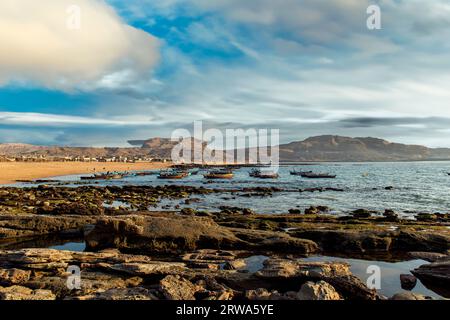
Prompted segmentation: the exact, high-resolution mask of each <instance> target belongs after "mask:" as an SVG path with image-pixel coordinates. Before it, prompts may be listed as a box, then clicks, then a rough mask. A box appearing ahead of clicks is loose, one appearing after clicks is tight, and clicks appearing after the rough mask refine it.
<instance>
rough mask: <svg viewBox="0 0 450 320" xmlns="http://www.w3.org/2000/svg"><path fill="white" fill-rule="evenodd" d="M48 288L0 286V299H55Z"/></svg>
mask: <svg viewBox="0 0 450 320" xmlns="http://www.w3.org/2000/svg"><path fill="white" fill-rule="evenodd" d="M55 299H56V296H55V295H54V294H53V293H52V292H51V291H50V290H39V289H38V290H32V289H29V288H26V287H22V286H11V287H7V288H3V287H0V300H55Z"/></svg>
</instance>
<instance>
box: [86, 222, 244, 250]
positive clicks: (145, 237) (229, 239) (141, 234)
mask: <svg viewBox="0 0 450 320" xmlns="http://www.w3.org/2000/svg"><path fill="white" fill-rule="evenodd" d="M241 242H242V241H240V240H239V239H238V238H236V237H235V236H234V235H233V233H231V232H230V231H228V230H227V229H225V228H222V227H220V226H219V225H217V224H216V223H215V222H214V221H213V220H212V219H210V218H207V217H191V216H176V215H173V216H171V215H160V216H158V215H150V216H129V217H127V218H108V219H103V220H100V221H99V222H98V223H97V224H96V226H95V228H94V229H93V230H92V231H91V232H90V233H89V234H87V235H86V243H87V247H88V248H89V249H91V250H98V249H103V248H118V249H123V250H127V251H129V252H140V253H149V254H151V253H173V252H178V251H190V250H195V249H202V248H221V247H224V248H228V247H231V248H232V247H234V246H237V245H239V243H241Z"/></svg>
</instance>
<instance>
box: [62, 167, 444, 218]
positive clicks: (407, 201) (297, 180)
mask: <svg viewBox="0 0 450 320" xmlns="http://www.w3.org/2000/svg"><path fill="white" fill-rule="evenodd" d="M292 169H297V170H303V171H310V170H311V171H314V172H327V173H331V174H335V175H337V177H336V179H330V180H329V179H320V180H311V179H306V178H302V177H298V176H292V175H290V173H289V172H290V171H291V170H292ZM249 171H250V169H249V168H242V169H239V170H237V171H235V177H234V179H233V180H229V181H222V180H219V181H214V182H213V183H211V182H208V181H205V179H204V178H203V175H202V172H200V173H199V174H198V175H193V176H190V177H188V178H186V179H184V180H180V181H163V180H159V179H157V177H156V176H155V175H153V176H141V177H137V176H136V177H127V178H124V179H122V180H114V181H105V182H100V183H99V184H97V185H117V186H121V185H161V184H178V185H189V186H197V187H198V186H204V187H207V188H221V189H233V190H242V189H243V188H248V187H259V186H260V187H277V188H281V189H283V190H285V191H283V192H276V193H273V195H272V196H271V197H245V196H243V195H244V194H245V193H246V192H239V191H238V192H236V193H234V194H229V193H223V194H222V193H219V194H214V195H208V196H194V197H195V198H199V202H196V203H194V204H192V205H185V204H184V201H182V202H180V201H179V200H177V201H166V202H163V204H162V205H163V206H164V207H165V208H166V209H169V208H170V207H173V206H175V205H181V207H182V208H183V207H194V208H196V209H201V210H211V211H214V210H218V207H220V206H223V205H226V206H236V207H245V208H251V209H253V210H255V211H257V212H259V213H284V212H286V211H287V210H289V209H293V208H298V209H305V208H307V207H309V206H317V205H324V206H328V207H330V208H331V209H332V212H333V213H335V214H342V213H346V212H349V211H351V210H355V209H359V208H366V209H370V210H377V211H384V210H385V209H393V210H395V211H397V212H398V213H400V214H404V215H405V216H411V215H412V214H414V213H417V212H441V213H446V212H449V211H450V210H449V209H450V176H449V175H448V174H447V173H448V172H450V162H395V163H323V164H317V165H308V166H301V165H297V166H288V167H281V168H280V171H279V173H280V178H279V179H277V180H259V179H254V178H250V177H249V175H248V173H249ZM58 180H60V181H61V180H63V181H76V180H79V176H67V177H60V178H58ZM318 187H324V188H337V189H343V190H344V191H343V192H338V191H324V192H314V193H311V192H299V189H308V188H318ZM386 187H392V189H391V188H388V189H391V190H386ZM156 209H160V208H156Z"/></svg>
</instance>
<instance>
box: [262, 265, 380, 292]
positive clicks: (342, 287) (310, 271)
mask: <svg viewBox="0 0 450 320" xmlns="http://www.w3.org/2000/svg"><path fill="white" fill-rule="evenodd" d="M255 275H256V276H257V277H260V278H262V279H265V280H270V281H271V282H275V283H277V284H278V286H279V287H283V288H285V289H286V288H288V289H289V290H290V291H292V290H297V291H298V290H299V289H297V288H296V287H295V284H296V283H304V282H307V281H314V282H317V281H325V282H327V283H328V284H330V285H331V286H333V287H334V288H335V289H336V291H337V292H338V293H339V295H340V297H342V298H345V299H356V300H376V299H379V298H380V297H379V296H378V294H377V293H376V291H375V290H371V289H369V288H367V286H366V285H365V284H364V283H363V282H362V281H361V280H360V279H359V278H358V277H356V276H354V275H353V274H352V273H351V272H350V267H349V265H348V264H346V263H340V262H305V261H297V260H286V259H269V260H266V261H265V262H264V268H263V269H262V270H260V271H258V272H257V273H256V274H255ZM286 291H288V290H286Z"/></svg>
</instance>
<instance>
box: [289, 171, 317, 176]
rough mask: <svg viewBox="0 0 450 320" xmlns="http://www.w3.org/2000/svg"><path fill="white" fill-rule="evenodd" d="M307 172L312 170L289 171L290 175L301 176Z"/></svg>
mask: <svg viewBox="0 0 450 320" xmlns="http://www.w3.org/2000/svg"><path fill="white" fill-rule="evenodd" d="M308 173H313V172H312V171H297V170H292V171H291V175H292V176H301V175H304V174H308Z"/></svg>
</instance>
